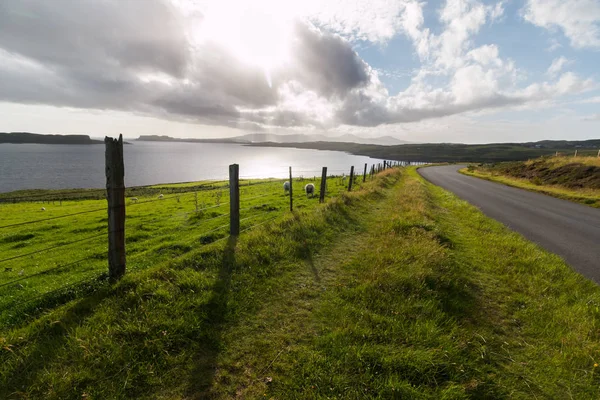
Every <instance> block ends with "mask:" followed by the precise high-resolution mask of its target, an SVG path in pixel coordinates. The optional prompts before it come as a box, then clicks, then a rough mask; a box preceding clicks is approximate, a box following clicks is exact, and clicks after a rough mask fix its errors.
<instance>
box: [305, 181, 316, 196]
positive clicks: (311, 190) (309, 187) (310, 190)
mask: <svg viewBox="0 0 600 400" xmlns="http://www.w3.org/2000/svg"><path fill="white" fill-rule="evenodd" d="M304 191H305V192H306V197H308V195H309V194H310V197H313V196H314V195H315V185H313V184H312V183H308V184H307V185H306V186H304Z"/></svg>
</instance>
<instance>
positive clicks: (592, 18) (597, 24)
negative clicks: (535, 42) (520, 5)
mask: <svg viewBox="0 0 600 400" xmlns="http://www.w3.org/2000/svg"><path fill="white" fill-rule="evenodd" d="M523 15H524V18H525V20H527V21H529V22H530V23H532V24H534V25H536V26H539V27H541V28H545V29H560V30H562V32H563V33H564V35H565V36H566V37H567V38H569V40H570V41H571V45H572V46H573V47H575V48H580V49H581V48H588V47H589V48H599V47H600V3H598V2H597V1H595V0H528V1H527V3H526V5H525V7H524V9H523Z"/></svg>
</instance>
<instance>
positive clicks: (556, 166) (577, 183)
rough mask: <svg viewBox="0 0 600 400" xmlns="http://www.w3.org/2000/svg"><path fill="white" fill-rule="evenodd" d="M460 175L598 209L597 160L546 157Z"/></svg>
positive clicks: (599, 171)
mask: <svg viewBox="0 0 600 400" xmlns="http://www.w3.org/2000/svg"><path fill="white" fill-rule="evenodd" d="M460 172H462V173H464V174H467V175H472V176H476V177H479V178H483V179H487V180H491V181H495V182H500V183H504V184H507V185H510V186H515V187H519V188H522V189H527V190H532V191H535V192H541V193H545V194H548V195H551V196H554V197H559V198H562V199H566V200H571V201H576V202H578V203H582V204H586V205H589V206H592V207H600V158H598V157H593V156H591V157H572V156H558V157H556V156H547V157H541V158H535V159H532V160H527V161H522V162H517V161H515V162H504V163H498V164H479V165H470V166H469V167H468V168H465V169H462V170H461V171H460Z"/></svg>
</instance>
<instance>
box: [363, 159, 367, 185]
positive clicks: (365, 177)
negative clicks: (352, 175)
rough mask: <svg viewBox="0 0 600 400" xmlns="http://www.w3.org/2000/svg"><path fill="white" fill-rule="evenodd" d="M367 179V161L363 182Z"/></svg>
mask: <svg viewBox="0 0 600 400" xmlns="http://www.w3.org/2000/svg"><path fill="white" fill-rule="evenodd" d="M366 181H367V163H365V170H364V171H363V183H365V182H366Z"/></svg>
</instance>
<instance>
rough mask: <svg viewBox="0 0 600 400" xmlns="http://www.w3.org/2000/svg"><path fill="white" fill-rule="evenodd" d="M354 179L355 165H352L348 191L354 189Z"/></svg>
mask: <svg viewBox="0 0 600 400" xmlns="http://www.w3.org/2000/svg"><path fill="white" fill-rule="evenodd" d="M353 180H354V165H353V166H351V167H350V179H349V180H348V191H349V192H350V191H352V181H353Z"/></svg>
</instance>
